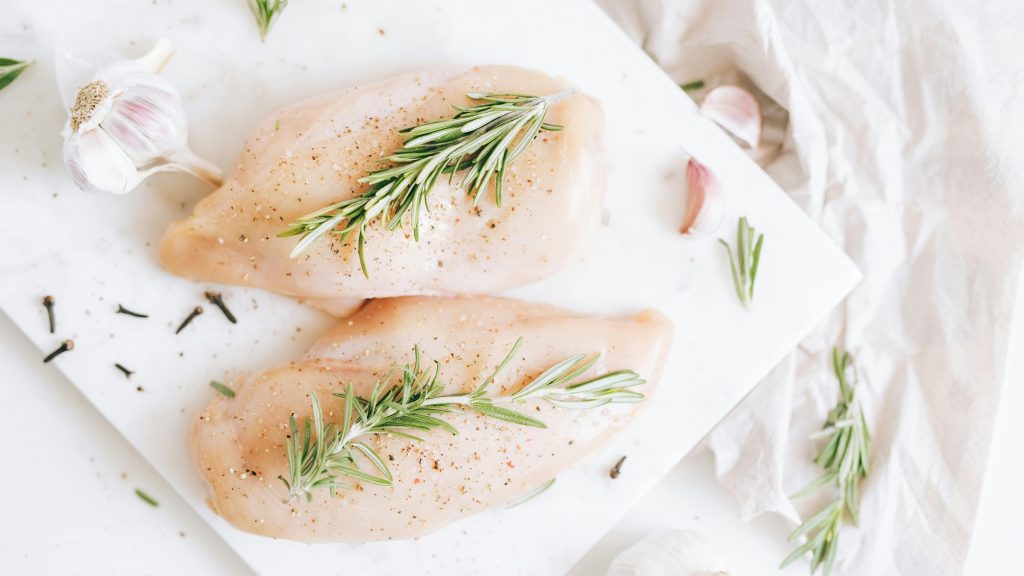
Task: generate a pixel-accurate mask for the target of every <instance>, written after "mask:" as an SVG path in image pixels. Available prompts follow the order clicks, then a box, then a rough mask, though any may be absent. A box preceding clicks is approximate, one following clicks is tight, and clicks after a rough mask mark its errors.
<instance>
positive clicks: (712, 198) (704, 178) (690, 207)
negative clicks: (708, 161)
mask: <svg viewBox="0 0 1024 576" xmlns="http://www.w3.org/2000/svg"><path fill="white" fill-rule="evenodd" d="M723 219H725V193H724V192H723V191H722V186H721V184H719V182H718V178H717V177H716V176H715V174H714V173H713V172H711V170H709V169H708V167H707V166H705V165H703V164H701V163H700V162H697V161H696V160H694V159H693V158H690V161H689V162H687V163H686V214H685V215H684V216H683V225H682V226H681V227H680V230H679V231H680V232H682V233H683V234H684V235H686V236H690V237H692V238H705V237H708V236H711V235H712V234H714V233H715V231H716V230H718V227H719V226H721V225H722V220H723Z"/></svg>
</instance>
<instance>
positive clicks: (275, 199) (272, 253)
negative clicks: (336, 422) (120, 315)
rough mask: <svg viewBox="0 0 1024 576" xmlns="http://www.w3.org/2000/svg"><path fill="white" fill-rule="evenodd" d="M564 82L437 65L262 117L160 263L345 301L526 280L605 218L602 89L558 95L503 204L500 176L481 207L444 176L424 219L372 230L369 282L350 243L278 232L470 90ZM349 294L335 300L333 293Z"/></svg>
mask: <svg viewBox="0 0 1024 576" xmlns="http://www.w3.org/2000/svg"><path fill="white" fill-rule="evenodd" d="M568 87H569V86H568V84H567V83H566V82H565V81H563V80H556V79H553V78H551V77H549V76H546V75H544V74H541V73H539V72H534V71H530V70H524V69H521V68H515V67H510V66H482V67H477V68H472V69H469V70H465V69H439V70H430V71H426V72H419V73H415V74H408V75H406V76H400V77H398V78H393V79H391V80H385V81H383V82H377V83H375V84H368V85H366V86H358V87H355V88H352V89H350V90H346V91H343V92H339V93H335V94H328V95H325V96H319V97H316V98H313V99H310V100H307V101H305V102H301V103H299V104H296V105H293V106H290V107H288V108H285V109H283V110H281V111H279V112H277V113H275V114H273V115H271V116H270V117H269V118H267V119H266V120H265V121H264V122H263V124H261V125H260V127H259V128H257V129H256V131H255V132H254V133H253V134H252V135H251V136H250V137H249V140H248V141H247V142H246V144H245V148H244V150H243V152H242V154H241V156H240V157H239V158H238V161H237V163H236V165H235V168H234V172H233V173H232V175H231V177H230V179H229V180H228V181H227V182H225V184H224V186H222V187H221V188H220V189H218V190H217V191H215V192H214V193H213V194H211V195H210V196H208V197H207V198H205V199H203V200H202V201H201V202H199V204H198V205H197V206H196V208H195V210H194V212H193V214H192V215H191V216H190V217H188V218H186V219H185V220H183V221H180V222H177V223H175V224H173V225H171V227H170V228H169V229H168V230H167V232H166V234H165V235H164V238H163V240H162V242H161V244H160V260H161V262H162V263H163V265H164V266H165V267H166V268H167V269H168V270H170V271H171V272H173V273H175V274H179V275H181V276H185V277H188V278H194V279H197V280H213V281H217V282H223V283H227V284H240V285H244V286H256V287H260V288H266V289H268V290H272V291H275V292H279V293H282V294H287V295H291V296H297V297H300V298H305V299H310V300H315V301H317V302H318V303H319V305H320V306H321V307H322V308H325V309H327V310H329V311H330V310H341V311H346V310H348V309H349V304H350V302H345V300H346V299H352V298H376V297H383V296H400V295H415V294H466V293H473V294H484V293H491V292H495V291H500V290H505V289H509V288H513V287H516V286H520V285H523V284H528V283H530V282H534V281H536V280H539V279H542V278H545V277H547V276H549V275H551V274H553V273H555V272H556V271H558V270H559V269H560V268H562V267H563V266H564V265H565V264H566V263H567V262H568V261H569V260H570V259H571V257H572V256H573V254H575V253H576V252H577V250H578V249H579V248H580V247H581V246H582V245H583V244H584V243H586V241H587V240H588V237H589V236H590V233H591V231H592V230H593V229H594V228H595V225H596V223H597V222H598V221H599V220H600V214H601V211H602V202H603V195H604V188H605V167H604V162H603V158H602V141H601V139H602V125H603V117H602V113H601V109H600V106H599V105H598V104H597V102H596V101H595V100H593V99H592V98H589V97H587V96H585V95H582V94H576V95H574V96H572V97H570V98H567V99H565V100H563V101H561V102H558V103H557V104H554V105H553V106H552V107H551V109H550V110H549V111H548V114H547V122H549V123H556V124H561V125H563V126H564V127H565V129H564V130H563V131H561V132H541V133H540V134H539V135H538V137H537V138H536V139H535V141H534V142H533V143H532V144H531V145H530V146H529V147H528V148H527V150H526V152H525V153H524V154H523V155H522V156H520V157H519V158H518V159H516V160H515V162H513V163H512V164H510V165H509V168H508V170H507V172H506V175H505V181H504V182H505V185H504V189H503V196H504V201H503V203H502V207H501V208H498V207H497V206H496V205H495V202H494V194H493V188H494V185H493V183H492V184H491V187H490V189H489V190H486V191H484V193H483V195H482V197H481V199H480V202H479V204H478V206H477V207H475V208H474V207H473V205H472V200H471V199H470V198H469V197H468V196H467V194H466V193H465V192H464V191H463V190H462V189H461V188H459V183H460V179H459V175H458V174H456V175H455V178H454V181H453V182H452V183H450V184H449V182H448V178H441V179H440V180H439V181H438V182H437V183H436V184H435V185H434V187H433V189H432V191H431V193H430V196H429V206H430V211H429V212H428V213H425V214H424V215H423V216H422V219H421V228H420V239H419V242H417V241H415V240H414V239H413V237H412V232H411V227H410V226H408V224H406V226H405V230H397V231H387V230H385V229H384V228H383V227H382V226H381V224H380V222H374V223H372V224H370V225H369V227H368V230H367V233H366V248H365V250H366V261H367V267H368V269H369V276H370V277H369V279H367V278H365V277H364V276H363V274H362V271H361V270H360V267H359V259H358V256H357V254H356V250H355V240H354V235H353V237H350V238H348V239H347V240H346V241H345V242H344V243H341V242H338V241H337V240H336V239H333V238H329V237H323V238H321V239H319V240H317V241H316V242H315V243H314V244H313V245H312V246H311V247H310V248H309V249H308V250H307V251H305V252H303V253H302V254H301V255H299V256H298V257H297V258H294V259H293V258H289V253H290V252H291V250H292V248H293V247H294V246H295V244H296V243H297V241H298V239H297V238H295V237H291V238H278V237H277V235H278V233H280V232H282V231H283V230H285V229H286V228H287V227H288V225H289V224H290V223H291V222H293V221H294V220H296V219H298V218H299V217H300V216H303V215H305V214H308V213H310V212H312V211H314V210H317V209H320V208H322V207H324V206H328V205H330V204H332V203H334V202H337V201H339V200H342V199H346V198H350V197H353V196H357V195H359V194H361V193H363V192H364V191H365V190H366V189H367V188H368V185H366V184H360V183H359V182H357V180H358V179H359V178H361V177H362V176H364V175H365V174H366V172H367V171H368V170H372V169H376V168H380V167H381V166H383V165H384V164H382V163H381V162H380V160H381V158H382V157H384V156H386V155H388V154H391V153H392V152H394V151H395V150H397V149H398V148H399V147H400V146H401V144H402V137H401V135H400V134H399V132H398V130H399V129H401V128H405V127H408V126H413V125H416V124H421V123H423V122H425V121H429V120H435V119H441V118H450V117H451V116H452V115H454V113H455V112H454V111H453V110H452V107H451V106H452V105H453V104H456V105H463V106H465V105H472V104H473V103H474V102H473V101H471V100H469V99H468V98H467V97H466V93H467V92H503V93H509V92H512V93H521V94H533V95H549V94H555V93H557V92H560V91H563V90H566V89H567V88H568ZM334 299H342V302H341V303H340V304H338V303H332V302H330V301H331V300H334Z"/></svg>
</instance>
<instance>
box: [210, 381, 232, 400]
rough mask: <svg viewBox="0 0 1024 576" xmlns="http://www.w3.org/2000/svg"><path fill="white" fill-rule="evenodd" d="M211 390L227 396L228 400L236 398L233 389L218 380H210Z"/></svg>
mask: <svg viewBox="0 0 1024 576" xmlns="http://www.w3.org/2000/svg"><path fill="white" fill-rule="evenodd" d="M210 388H213V389H214V390H216V391H217V392H220V393H221V394H223V395H225V396H227V397H228V398H234V397H235V391H234V390H232V389H231V388H229V387H228V386H226V385H225V384H222V383H220V382H217V381H216V380H210Z"/></svg>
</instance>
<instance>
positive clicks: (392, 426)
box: [279, 338, 644, 502]
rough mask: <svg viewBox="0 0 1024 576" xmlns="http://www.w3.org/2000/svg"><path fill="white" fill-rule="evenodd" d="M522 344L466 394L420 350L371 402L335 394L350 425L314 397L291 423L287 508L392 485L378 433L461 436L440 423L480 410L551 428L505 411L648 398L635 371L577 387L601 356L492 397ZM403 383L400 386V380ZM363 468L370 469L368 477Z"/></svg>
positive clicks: (565, 364) (573, 361)
mask: <svg viewBox="0 0 1024 576" xmlns="http://www.w3.org/2000/svg"><path fill="white" fill-rule="evenodd" d="M521 345H522V339H521V338H520V339H517V340H516V342H515V344H514V345H513V346H512V350H511V351H510V352H509V353H508V355H507V356H506V357H505V359H504V360H502V362H501V363H500V364H499V365H498V366H497V368H495V370H494V371H493V372H492V373H491V375H490V376H488V377H487V378H486V379H485V380H484V381H483V382H481V383H480V384H479V385H478V386H477V387H476V388H474V389H473V390H472V391H471V392H469V393H466V394H454V395H443V394H442V392H443V391H444V388H445V386H444V384H443V383H442V382H441V381H440V380H439V377H440V369H441V365H440V363H438V362H435V363H434V366H433V368H432V369H428V368H421V359H420V353H419V348H414V355H415V358H414V361H413V363H412V364H405V365H404V366H401V367H399V368H397V369H395V370H392V372H391V373H390V374H388V375H387V376H386V377H384V378H383V379H381V380H379V381H378V382H377V385H376V386H375V387H374V389H373V391H372V392H371V394H370V396H369V397H368V398H363V397H361V396H356V394H355V392H354V391H353V388H352V386H351V385H350V386H348V387H347V388H346V389H345V392H343V393H340V394H335V396H337V397H339V398H343V399H344V400H345V405H344V408H343V409H342V421H341V422H340V423H329V422H325V421H324V415H323V410H322V409H321V408H320V402H319V400H318V399H317V397H316V394H310V402H311V404H312V407H313V414H312V418H310V417H306V418H305V419H304V420H303V425H302V427H301V428H300V427H299V424H298V421H297V420H296V418H295V415H294V414H292V415H291V417H290V418H289V422H288V426H289V429H290V432H291V433H290V434H289V436H288V440H287V441H286V443H285V448H286V456H287V459H288V476H289V477H288V478H285V477H283V476H280V477H279V478H280V480H281V481H282V482H284V484H285V486H287V487H288V497H287V498H286V499H285V502H290V501H292V500H293V499H295V498H297V497H299V496H301V495H305V496H306V498H307V499H312V491H313V490H315V489H318V488H327V489H329V490H330V492H331V495H332V496H333V495H334V493H335V490H336V489H338V488H349V485H348V484H346V483H344V482H342V481H340V480H339V477H348V478H352V479H355V480H362V481H364V482H369V483H371V484H379V485H382V486H390V485H391V483H392V476H391V471H390V470H389V468H388V466H387V464H386V463H385V461H384V459H383V458H381V456H380V455H379V454H378V453H377V451H376V450H374V449H373V448H372V447H371V446H370V445H369V444H368V443H366V442H363V441H360V439H361V438H363V437H366V436H371V435H375V434H391V435H394V436H402V437H405V438H409V439H413V440H420V438H418V437H417V436H414V435H413V434H411V433H410V432H415V431H417V430H421V431H429V430H434V429H441V430H447V431H448V432H451V433H452V434H457V433H458V431H457V430H456V429H455V428H454V427H452V425H451V424H449V423H447V422H445V421H444V420H441V419H440V418H439V416H441V415H443V414H448V413H451V412H456V411H465V410H472V411H476V412H479V413H481V414H483V415H484V416H488V417H490V418H495V419H497V420H503V421H505V422H511V423H513V424H519V425H523V426H535V427H539V428H544V427H545V425H544V423H543V422H541V421H540V420H537V419H536V418H532V417H530V416H527V415H525V414H523V413H521V412H518V411H516V410H513V409H510V408H506V407H504V406H500V405H499V404H521V403H523V402H525V401H526V400H527V399H529V398H537V399H543V400H545V401H547V402H550V403H552V404H555V405H557V406H561V407H564V408H592V407H595V406H602V405H604V404H608V403H612V402H640V401H642V400H643V398H644V396H643V394H641V393H640V392H637V391H635V390H633V389H632V388H634V387H636V386H640V385H641V384H643V383H644V381H643V380H641V379H640V377H639V376H638V375H637V374H636V373H635V372H632V371H628V370H621V371H617V372H610V373H606V374H603V375H601V376H598V377H596V378H592V379H590V380H586V381H583V382H580V383H577V384H571V382H572V381H573V380H576V379H577V378H579V377H580V376H582V375H583V373H584V372H586V371H587V370H588V369H589V368H590V367H591V366H593V365H594V363H595V362H596V361H597V358H598V357H597V356H594V357H592V358H589V359H588V358H587V357H586V356H584V355H579V356H573V357H571V358H567V359H566V360H563V361H562V362H559V363H557V364H555V365H554V366H552V367H551V368H549V369H547V370H545V371H544V372H543V373H542V374H541V375H540V376H538V377H537V378H535V379H534V380H532V381H531V382H530V383H529V384H527V385H526V386H524V387H523V388H522V389H520V390H519V391H517V392H515V393H513V394H510V395H508V396H498V397H489V396H487V395H486V392H487V388H488V387H489V386H490V384H491V383H492V382H493V381H494V378H495V377H496V376H497V375H498V373H499V372H501V370H503V369H504V368H505V366H507V365H508V363H509V362H510V361H511V360H512V358H513V356H514V355H515V353H516V352H517V351H518V350H519V347H520V346H521ZM396 372H398V373H399V382H398V383H396V384H392V380H393V378H394V376H395V373H396ZM359 461H364V462H366V463H368V464H370V466H371V468H370V469H369V471H367V470H366V469H364V468H365V466H362V467H361V466H360V464H359Z"/></svg>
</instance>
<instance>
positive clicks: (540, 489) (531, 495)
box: [505, 478, 555, 508]
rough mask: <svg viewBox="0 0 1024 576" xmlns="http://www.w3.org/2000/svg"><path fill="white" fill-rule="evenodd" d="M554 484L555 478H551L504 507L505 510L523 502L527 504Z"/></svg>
mask: <svg viewBox="0 0 1024 576" xmlns="http://www.w3.org/2000/svg"><path fill="white" fill-rule="evenodd" d="M554 483H555V478H552V479H551V480H548V481H547V482H544V483H543V484H541V485H540V486H537V487H536V488H533V489H532V490H530V491H529V492H527V493H526V494H523V495H522V496H519V497H518V498H516V499H514V500H512V501H511V502H509V503H508V504H507V505H506V506H505V507H506V508H515V507H516V506H519V505H520V504H523V503H525V502H527V501H529V500H533V499H534V498H536V497H537V496H540V495H541V494H543V493H545V492H547V491H548V488H551V485H552V484H554Z"/></svg>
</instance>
